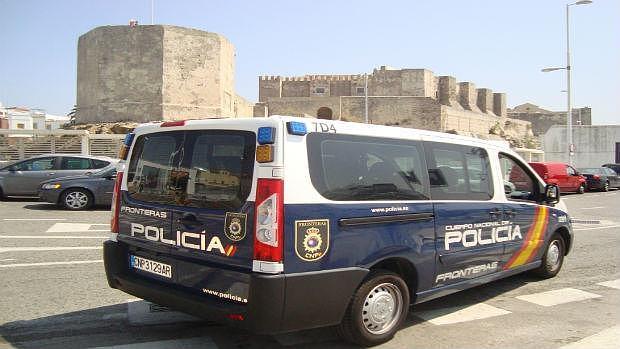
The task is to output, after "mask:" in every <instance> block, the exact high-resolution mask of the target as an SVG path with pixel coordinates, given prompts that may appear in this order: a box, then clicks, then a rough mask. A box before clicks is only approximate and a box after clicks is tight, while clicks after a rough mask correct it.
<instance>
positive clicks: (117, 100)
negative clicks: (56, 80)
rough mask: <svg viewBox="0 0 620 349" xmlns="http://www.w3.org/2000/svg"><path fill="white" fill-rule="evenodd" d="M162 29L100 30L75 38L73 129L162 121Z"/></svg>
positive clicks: (127, 28)
mask: <svg viewBox="0 0 620 349" xmlns="http://www.w3.org/2000/svg"><path fill="white" fill-rule="evenodd" d="M163 37H164V28H163V27H162V26H138V27H128V26H106V27H99V28H95V29H93V30H91V31H89V32H88V33H86V34H84V35H82V36H80V38H79V40H78V60H77V106H78V111H77V114H76V120H77V121H78V122H79V123H92V122H100V121H127V120H133V121H137V122H146V121H150V120H161V118H162V106H161V100H162V70H163V60H162V55H163V47H162V42H163Z"/></svg>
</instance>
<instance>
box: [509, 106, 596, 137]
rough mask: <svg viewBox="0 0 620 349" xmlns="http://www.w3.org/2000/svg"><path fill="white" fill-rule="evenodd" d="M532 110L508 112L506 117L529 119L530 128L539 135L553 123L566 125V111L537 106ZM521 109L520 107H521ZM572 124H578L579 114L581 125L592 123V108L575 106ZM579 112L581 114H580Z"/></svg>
mask: <svg viewBox="0 0 620 349" xmlns="http://www.w3.org/2000/svg"><path fill="white" fill-rule="evenodd" d="M534 107H536V109H535V111H533V112H524V111H521V112H515V111H510V112H508V117H510V118H512V119H518V120H524V121H529V122H531V123H532V130H533V132H534V134H535V135H537V136H540V135H543V134H545V133H546V132H547V131H548V130H549V129H550V128H551V127H552V126H554V125H566V112H552V111H548V110H544V109H540V108H538V107H537V106H534ZM521 110H522V109H521ZM572 114H573V119H572V124H573V125H580V124H579V120H580V116H581V125H584V126H587V125H592V109H591V108H589V107H584V108H575V109H573V112H572ZM580 114H581V115H580Z"/></svg>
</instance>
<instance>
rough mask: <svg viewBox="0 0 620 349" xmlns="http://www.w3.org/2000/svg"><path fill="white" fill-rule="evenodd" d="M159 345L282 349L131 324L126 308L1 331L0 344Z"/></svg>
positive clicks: (70, 348)
mask: <svg viewBox="0 0 620 349" xmlns="http://www.w3.org/2000/svg"><path fill="white" fill-rule="evenodd" d="M159 341H170V342H167V343H165V344H164V346H161V347H166V348H188V347H191V348H197V347H201V348H202V347H205V348H210V347H211V348H212V347H214V346H213V344H215V345H216V346H217V347H218V348H248V349H250V348H269V347H274V348H277V347H279V344H277V343H276V342H275V341H274V340H273V339H272V338H271V337H267V336H256V335H253V334H251V333H249V332H246V331H242V330H239V329H234V328H228V327H225V326H220V325H216V324H213V323H211V322H207V321H199V320H198V321H192V322H187V321H181V322H176V323H168V324H131V323H130V322H129V321H128V319H127V304H125V303H123V304H116V305H111V306H104V307H98V308H92V309H86V310H82V311H76V312H69V313H64V314H58V315H52V316H46V317H41V318H37V319H33V320H21V321H13V322H8V323H5V324H3V325H1V326H0V343H7V344H9V345H10V346H11V347H13V348H23V349H31V348H46V349H77V348H86V347H88V348H91V347H108V346H117V345H131V344H138V343H148V342H159ZM188 344H189V345H188ZM197 345H199V346H197ZM157 347H160V346H157Z"/></svg>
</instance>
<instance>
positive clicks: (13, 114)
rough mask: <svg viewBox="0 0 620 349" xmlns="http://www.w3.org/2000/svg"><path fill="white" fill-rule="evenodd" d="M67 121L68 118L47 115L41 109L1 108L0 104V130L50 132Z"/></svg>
mask: <svg viewBox="0 0 620 349" xmlns="http://www.w3.org/2000/svg"><path fill="white" fill-rule="evenodd" d="M68 121H69V117H68V116H59V115H52V114H47V113H46V112H45V111H44V110H42V109H30V108H23V107H3V106H2V104H1V103H0V129H9V130H49V131H51V130H56V129H59V128H61V127H62V125H64V124H65V123H66V122H68Z"/></svg>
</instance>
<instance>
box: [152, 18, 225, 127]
mask: <svg viewBox="0 0 620 349" xmlns="http://www.w3.org/2000/svg"><path fill="white" fill-rule="evenodd" d="M163 48H164V55H163V62H164V63H163V75H162V80H163V89H162V95H163V99H162V104H163V115H162V120H181V119H200V118H205V117H217V116H233V114H234V111H233V103H234V81H233V79H234V78H233V74H234V63H233V62H234V61H233V57H234V48H233V47H232V44H231V43H230V42H229V41H228V40H226V39H225V38H224V37H222V36H221V35H218V34H215V33H208V32H204V31H201V30H195V29H187V28H180V27H169V26H165V27H164V40H163Z"/></svg>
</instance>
